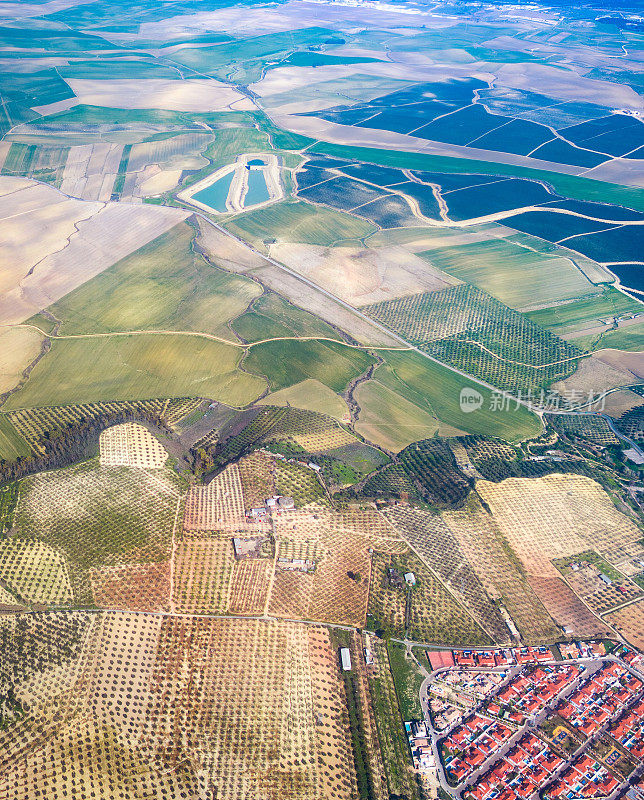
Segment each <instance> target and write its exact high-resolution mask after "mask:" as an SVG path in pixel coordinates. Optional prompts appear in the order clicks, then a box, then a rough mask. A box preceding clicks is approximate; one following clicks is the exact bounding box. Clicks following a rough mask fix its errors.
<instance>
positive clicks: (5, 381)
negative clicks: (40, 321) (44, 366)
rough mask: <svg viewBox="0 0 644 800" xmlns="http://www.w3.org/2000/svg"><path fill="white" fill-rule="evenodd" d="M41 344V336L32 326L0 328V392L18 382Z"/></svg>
mask: <svg viewBox="0 0 644 800" xmlns="http://www.w3.org/2000/svg"><path fill="white" fill-rule="evenodd" d="M41 344H42V336H41V335H40V334H39V333H38V331H36V330H34V329H33V328H0V394H2V393H3V392H6V391H8V390H9V389H12V388H13V387H14V386H15V385H16V384H17V383H18V381H19V380H20V377H21V375H22V372H23V370H24V369H25V367H27V366H28V365H29V364H30V363H31V362H32V361H33V360H34V358H36V356H37V355H38V353H39V352H40V347H41Z"/></svg>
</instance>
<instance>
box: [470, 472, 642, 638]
mask: <svg viewBox="0 0 644 800" xmlns="http://www.w3.org/2000/svg"><path fill="white" fill-rule="evenodd" d="M477 492H478V494H479V495H480V497H481V499H482V500H483V501H484V502H485V503H487V505H488V506H489V508H490V513H491V514H492V516H493V518H494V521H495V524H496V525H497V526H498V529H499V532H500V534H501V536H502V538H503V539H504V540H505V541H506V542H507V545H508V546H509V547H510V548H511V550H512V552H513V553H514V554H516V555H515V557H516V558H518V560H519V563H520V565H521V568H522V571H524V572H525V574H526V576H527V578H528V580H529V582H530V584H531V585H532V587H533V589H534V590H535V591H536V592H537V594H538V595H539V598H540V599H541V601H542V602H543V603H544V605H545V606H546V608H547V609H548V611H549V613H550V614H551V616H552V617H553V618H554V619H555V620H556V621H557V622H558V623H559V624H560V625H565V626H566V627H567V628H569V629H572V630H580V631H583V632H587V634H588V633H589V634H591V635H592V634H596V633H597V631H598V630H601V629H602V628H601V627H600V626H599V619H598V618H597V617H598V616H599V615H600V614H602V615H603V614H604V613H605V612H607V611H608V610H609V609H610V604H609V605H608V606H607V607H606V606H605V605H604V604H603V602H602V601H599V602H598V604H597V606H596V608H597V612H596V613H597V616H596V617H594V618H593V617H589V613H588V608H587V606H586V605H583V604H582V603H581V601H580V600H579V598H578V595H579V596H582V597H583V598H584V599H586V598H587V597H588V589H587V588H586V587H584V586H582V585H581V583H579V584H578V585H574V584H573V583H572V582H571V581H570V580H568V585H565V584H563V582H562V580H561V576H560V573H559V571H558V569H557V567H556V564H557V563H561V562H556V561H553V560H554V559H571V558H572V559H573V560H574V557H575V556H578V554H580V553H584V552H587V551H588V550H589V549H592V550H593V551H594V552H595V553H597V554H599V555H601V554H604V555H605V557H606V558H609V559H611V560H612V559H613V558H614V557H615V553H620V552H621V551H622V550H624V549H625V548H628V547H631V546H633V545H634V544H635V543H636V542H638V541H639V539H640V538H641V534H640V530H639V528H638V527H637V526H636V525H635V523H634V522H633V521H632V520H631V519H629V517H627V516H625V515H624V514H622V513H621V512H620V511H618V510H617V509H616V508H615V507H614V506H613V504H612V502H611V500H610V498H609V496H608V495H607V494H606V493H605V492H604V490H603V489H602V488H601V487H600V485H599V484H598V483H596V482H595V481H592V480H590V479H589V478H587V477H583V476H580V475H557V474H553V475H548V476H545V477H543V478H533V479H522V478H509V479H507V480H505V481H502V482H501V483H498V484H493V483H489V482H487V481H478V482H477ZM566 563H567V562H566ZM575 591H576V592H577V594H575ZM633 591H635V592H636V589H635V588H633ZM636 593H637V592H636ZM593 619H594V622H593Z"/></svg>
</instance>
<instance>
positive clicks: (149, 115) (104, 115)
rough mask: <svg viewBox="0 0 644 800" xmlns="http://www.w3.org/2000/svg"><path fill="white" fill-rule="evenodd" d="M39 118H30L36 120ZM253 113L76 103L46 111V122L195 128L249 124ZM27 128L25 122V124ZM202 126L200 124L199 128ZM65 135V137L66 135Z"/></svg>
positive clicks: (251, 121) (35, 121) (66, 124)
mask: <svg viewBox="0 0 644 800" xmlns="http://www.w3.org/2000/svg"><path fill="white" fill-rule="evenodd" d="M40 120H41V117H38V119H37V120H31V121H32V122H34V123H37V122H39V121H40ZM254 121H255V116H254V115H253V114H249V113H247V112H245V111H213V112H212V113H208V114H206V113H197V112H190V113H188V112H185V111H167V110H165V109H161V108H107V107H105V106H89V105H84V104H82V103H81V104H79V105H77V106H74V107H73V108H70V109H69V111H61V112H59V113H58V114H49V115H48V116H47V122H53V123H55V124H56V125H60V126H69V127H71V128H73V127H76V126H81V125H131V124H133V123H137V122H142V123H145V124H151V125H176V126H183V127H186V128H189V129H194V128H195V122H205V123H208V124H215V125H216V124H219V123H222V122H225V123H226V125H245V124H246V125H249V126H250V125H252V123H253V122H254ZM27 130H28V126H27ZM201 130H203V128H201ZM136 138H137V140H139V138H140V137H136ZM66 139H67V137H66Z"/></svg>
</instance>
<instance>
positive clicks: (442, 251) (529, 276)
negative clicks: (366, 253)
mask: <svg viewBox="0 0 644 800" xmlns="http://www.w3.org/2000/svg"><path fill="white" fill-rule="evenodd" d="M418 255H420V256H421V257H422V258H425V259H426V260H427V261H429V262H430V263H431V264H434V265H435V266H437V267H438V268H439V269H442V270H444V271H445V272H447V273H448V274H450V275H454V276H455V277H456V278H460V279H461V280H463V281H465V282H466V283H473V284H474V285H475V286H478V287H479V288H480V289H483V290H484V291H486V292H488V293H489V294H491V295H492V296H493V297H496V299H497V300H500V301H501V302H502V303H505V304H506V305H508V306H510V308H517V309H518V308H522V307H524V306H530V305H536V304H537V303H552V302H556V301H557V300H564V299H568V298H570V297H579V296H580V295H585V294H589V293H591V292H595V291H597V290H596V287H595V286H593V284H592V283H590V281H589V280H588V279H587V278H586V277H585V275H584V274H583V273H582V272H581V271H580V270H578V269H577V268H576V267H575V266H574V264H573V263H572V261H570V260H569V259H567V258H556V257H552V256H548V255H545V254H543V253H537V252H535V251H534V250H531V249H528V248H526V247H520V246H519V245H518V244H515V243H514V242H511V241H508V240H507V239H501V238H495V239H491V240H489V241H485V242H476V243H474V244H465V245H460V246H456V247H450V246H447V247H438V248H436V249H433V250H426V251H424V252H422V253H418Z"/></svg>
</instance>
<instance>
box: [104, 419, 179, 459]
mask: <svg viewBox="0 0 644 800" xmlns="http://www.w3.org/2000/svg"><path fill="white" fill-rule="evenodd" d="M99 449H100V462H101V466H103V467H138V468H140V469H159V468H160V467H162V466H163V465H164V464H165V462H166V461H167V460H168V453H167V451H166V449H165V448H164V446H163V445H162V444H161V442H160V441H159V440H158V439H157V438H156V437H155V436H153V435H152V434H151V433H150V431H148V430H147V429H146V428H144V427H143V425H139V423H137V422H124V423H123V424H122V425H113V426H112V427H111V428H107V429H106V430H104V431H103V432H102V433H101V435H100V436H99Z"/></svg>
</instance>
